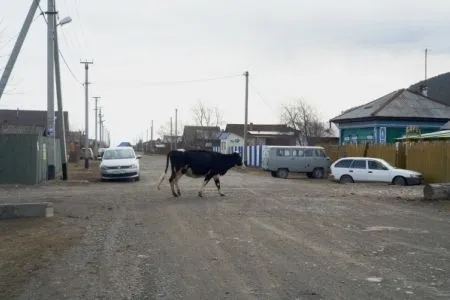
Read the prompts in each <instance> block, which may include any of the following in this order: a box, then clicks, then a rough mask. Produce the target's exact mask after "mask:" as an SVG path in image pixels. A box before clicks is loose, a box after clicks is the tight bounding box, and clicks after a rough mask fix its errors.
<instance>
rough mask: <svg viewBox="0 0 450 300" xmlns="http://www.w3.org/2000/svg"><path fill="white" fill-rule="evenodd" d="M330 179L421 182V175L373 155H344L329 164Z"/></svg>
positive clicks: (406, 183) (409, 183)
mask: <svg viewBox="0 0 450 300" xmlns="http://www.w3.org/2000/svg"><path fill="white" fill-rule="evenodd" d="M330 169H331V175H330V177H331V178H330V179H332V180H335V181H339V182H341V183H352V182H386V183H392V184H395V185H414V184H421V183H422V181H423V175H422V174H421V173H419V172H416V171H411V170H405V169H397V168H395V167H393V166H391V165H390V164H389V163H388V162H387V161H385V160H383V159H379V158H374V157H344V158H340V159H338V160H337V161H335V162H334V163H333V164H331V167H330Z"/></svg>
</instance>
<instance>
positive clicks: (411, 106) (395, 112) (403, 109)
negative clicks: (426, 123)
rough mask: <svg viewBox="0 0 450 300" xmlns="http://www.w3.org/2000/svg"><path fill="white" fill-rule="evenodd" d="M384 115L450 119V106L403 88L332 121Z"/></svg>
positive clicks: (353, 109)
mask: <svg viewBox="0 0 450 300" xmlns="http://www.w3.org/2000/svg"><path fill="white" fill-rule="evenodd" d="M383 117H385V118H411V119H413V118H415V119H416V118H419V119H448V120H450V107H449V106H446V105H444V104H442V103H441V102H439V101H436V100H433V99H430V98H428V97H425V96H424V95H422V94H419V93H416V92H412V91H410V90H407V89H401V90H398V91H395V92H392V93H389V94H387V95H385V96H383V97H380V98H378V99H376V100H374V101H372V102H369V103H367V104H364V105H361V106H358V107H355V108H352V109H350V110H347V111H346V112H344V113H343V114H342V115H340V116H337V117H335V118H333V119H331V120H330V121H331V122H336V123H339V122H340V121H341V122H342V121H347V120H352V119H367V118H383Z"/></svg>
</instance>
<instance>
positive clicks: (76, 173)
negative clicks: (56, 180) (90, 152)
mask: <svg viewBox="0 0 450 300" xmlns="http://www.w3.org/2000/svg"><path fill="white" fill-rule="evenodd" d="M99 166H100V161H98V160H91V161H89V169H85V168H84V160H80V161H79V162H78V163H70V164H69V167H68V177H69V180H70V181H79V180H86V181H89V182H98V181H100V169H99Z"/></svg>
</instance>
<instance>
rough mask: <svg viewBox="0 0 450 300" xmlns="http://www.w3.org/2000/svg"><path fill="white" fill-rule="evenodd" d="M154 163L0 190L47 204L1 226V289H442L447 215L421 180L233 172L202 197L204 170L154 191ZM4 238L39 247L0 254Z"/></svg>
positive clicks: (448, 267)
mask: <svg viewBox="0 0 450 300" xmlns="http://www.w3.org/2000/svg"><path fill="white" fill-rule="evenodd" d="M164 164H165V160H164V158H163V157H159V156H155V157H144V158H143V159H142V161H141V168H142V176H141V181H139V182H112V183H100V182H95V183H77V184H74V183H60V184H50V185H46V186H40V187H29V188H14V187H8V188H0V201H1V202H14V201H16V202H20V201H43V200H44V201H52V202H54V209H55V217H54V218H53V219H52V220H44V221H43V220H39V219H34V220H32V219H30V220H27V221H26V222H27V225H26V226H25V227H23V226H24V225H18V224H22V223H19V222H17V221H7V222H5V221H2V222H1V223H0V234H1V236H2V237H3V236H4V235H8V234H9V238H8V239H7V241H6V243H5V242H2V244H1V247H2V248H1V249H2V250H1V251H3V252H1V253H0V254H2V253H3V254H5V256H4V255H1V256H0V274H5V273H4V272H5V270H8V274H16V276H14V275H11V276H3V277H1V278H0V280H1V281H2V283H4V284H3V285H0V295H2V296H0V298H1V297H6V298H5V299H448V298H449V297H450V279H449V278H450V218H449V217H450V215H449V211H448V210H447V209H445V206H441V204H436V203H425V202H422V201H419V200H418V199H419V198H420V194H421V187H393V186H387V185H359V184H353V185H340V184H335V183H331V182H328V181H327V180H309V179H299V178H295V179H290V180H283V179H276V178H272V177H270V176H269V175H267V174H261V173H260V172H257V171H256V172H244V173H243V172H236V171H230V172H229V173H228V174H227V175H226V176H224V177H223V178H222V179H221V185H222V191H223V192H224V193H225V194H226V197H220V196H219V195H218V193H217V190H216V189H215V186H214V184H211V183H210V184H209V185H208V187H207V188H206V189H205V193H204V198H199V197H197V191H198V189H199V188H200V186H201V180H195V179H190V178H185V177H183V178H182V179H181V180H180V187H181V191H182V196H181V197H180V198H173V197H172V196H171V192H170V188H169V186H168V183H167V182H166V183H165V184H164V185H163V186H162V190H161V191H158V190H157V189H156V183H157V180H158V178H159V176H160V174H161V172H162V170H163V169H164ZM14 222H16V223H14ZM15 226H16V227H15ZM20 226H22V227H20ZM33 230H34V231H40V232H41V234H40V235H35V234H31V232H33ZM17 237H20V238H19V239H18V238H17ZM33 237H34V238H33ZM55 237H57V238H55ZM49 239H51V240H52V241H53V242H52V243H48V240H49ZM14 240H16V242H17V240H20V241H21V245H22V248H27V247H28V248H30V247H31V245H34V247H33V248H30V249H33V251H31V252H32V253H35V255H34V256H30V254H29V253H30V251H26V252H25V254H26V256H21V257H19V258H18V257H17V256H15V257H13V260H11V259H8V258H6V257H8V256H7V255H6V254H7V253H9V255H11V252H7V251H6V250H5V249H11V248H14V243H13V241H14ZM39 243H43V244H45V245H46V247H37V245H39ZM5 245H6V246H5ZM22 248H21V249H22ZM16 249H17V248H16ZM17 253H19V252H17ZM17 253H16V254H17ZM18 261H21V262H22V263H19V262H18ZM29 265H31V266H33V267H29ZM24 266H25V267H24ZM23 270H26V272H24V271H23Z"/></svg>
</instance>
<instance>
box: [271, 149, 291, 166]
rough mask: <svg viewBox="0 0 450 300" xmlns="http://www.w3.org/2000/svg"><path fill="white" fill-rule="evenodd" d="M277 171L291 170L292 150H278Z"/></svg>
mask: <svg viewBox="0 0 450 300" xmlns="http://www.w3.org/2000/svg"><path fill="white" fill-rule="evenodd" d="M275 165H276V166H275V170H278V169H288V170H289V169H290V166H291V165H292V154H291V149H288V148H278V149H277V151H276V164H275Z"/></svg>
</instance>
